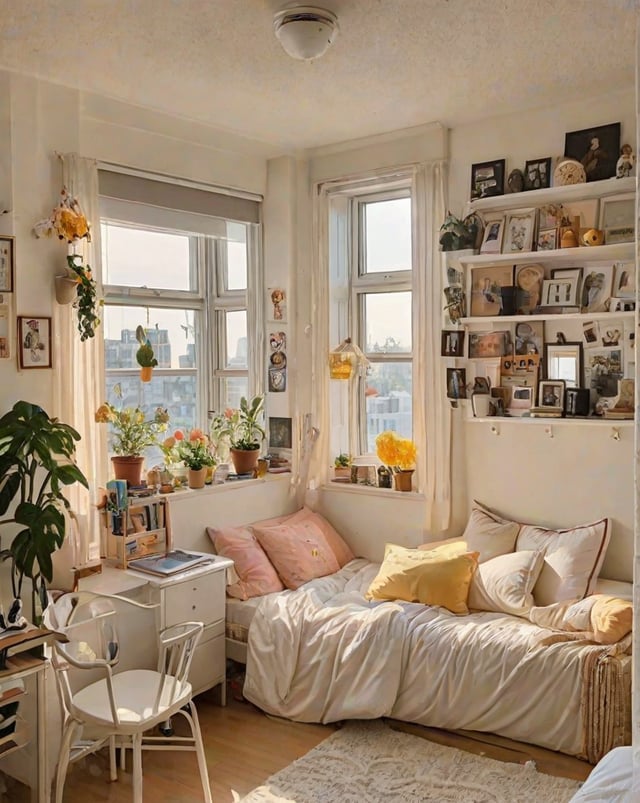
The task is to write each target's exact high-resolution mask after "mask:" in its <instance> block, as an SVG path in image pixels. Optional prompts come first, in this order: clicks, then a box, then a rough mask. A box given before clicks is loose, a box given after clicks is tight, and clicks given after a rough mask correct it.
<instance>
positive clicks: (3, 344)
mask: <svg viewBox="0 0 640 803" xmlns="http://www.w3.org/2000/svg"><path fill="white" fill-rule="evenodd" d="M1 298H2V296H0V299H1ZM12 330H13V324H12V323H11V307H10V305H9V304H3V303H0V360H8V359H9V358H10V357H11V332H12Z"/></svg>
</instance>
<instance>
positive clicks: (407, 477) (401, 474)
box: [393, 468, 414, 491]
mask: <svg viewBox="0 0 640 803" xmlns="http://www.w3.org/2000/svg"><path fill="white" fill-rule="evenodd" d="M413 471H414V470H413V469H412V468H407V469H401V470H400V471H396V472H395V473H394V475H393V485H394V487H395V489H396V491H410V490H411V482H412V479H413Z"/></svg>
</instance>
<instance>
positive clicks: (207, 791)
mask: <svg viewBox="0 0 640 803" xmlns="http://www.w3.org/2000/svg"><path fill="white" fill-rule="evenodd" d="M189 711H190V712H191V718H192V722H191V732H192V733H193V740H194V742H195V747H196V756H197V757H198V769H199V770H200V781H201V782H202V791H203V792H204V801H205V803H212V799H211V787H210V786H209V773H208V772H207V758H206V756H205V754H204V745H203V744H202V733H201V731H200V722H199V720H198V712H197V711H196V706H195V704H194V702H193V701H190V702H189Z"/></svg>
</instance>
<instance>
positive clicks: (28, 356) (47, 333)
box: [17, 315, 52, 370]
mask: <svg viewBox="0 0 640 803" xmlns="http://www.w3.org/2000/svg"><path fill="white" fill-rule="evenodd" d="M51 343H52V341H51V318H47V317H43V316H37V315H19V316H18V349H17V351H18V364H19V366H20V368H21V369H22V370H27V369H31V368H51V367H52V365H51V352H52V348H51Z"/></svg>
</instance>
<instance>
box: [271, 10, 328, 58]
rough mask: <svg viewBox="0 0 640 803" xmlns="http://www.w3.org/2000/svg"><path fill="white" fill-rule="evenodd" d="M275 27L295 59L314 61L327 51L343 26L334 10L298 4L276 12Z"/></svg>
mask: <svg viewBox="0 0 640 803" xmlns="http://www.w3.org/2000/svg"><path fill="white" fill-rule="evenodd" d="M273 30H274V31H275V34H276V36H277V37H278V40H279V41H280V44H281V45H282V47H283V48H284V49H285V51H286V52H287V53H288V54H289V55H290V56H291V57H292V58H294V59H301V60H303V61H311V59H317V58H319V57H320V56H322V55H323V53H326V51H327V50H328V49H329V47H330V45H331V43H332V42H333V40H334V39H335V38H336V36H337V34H338V31H339V30H340V29H339V28H338V18H337V17H336V15H335V14H334V13H333V12H332V11H327V10H326V9H324V8H316V7H315V6H295V7H293V8H286V9H284V10H282V11H277V12H276V13H275V15H274V17H273Z"/></svg>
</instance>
